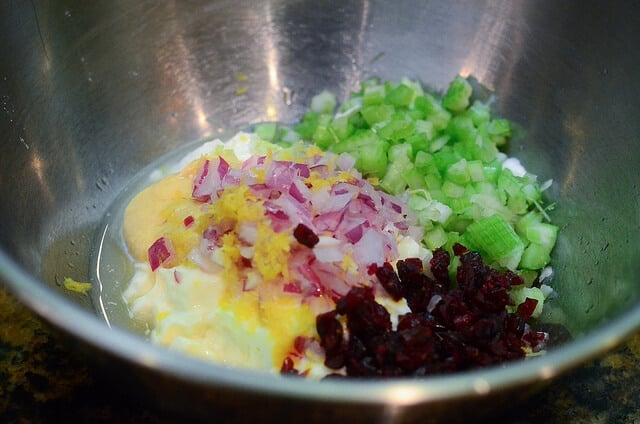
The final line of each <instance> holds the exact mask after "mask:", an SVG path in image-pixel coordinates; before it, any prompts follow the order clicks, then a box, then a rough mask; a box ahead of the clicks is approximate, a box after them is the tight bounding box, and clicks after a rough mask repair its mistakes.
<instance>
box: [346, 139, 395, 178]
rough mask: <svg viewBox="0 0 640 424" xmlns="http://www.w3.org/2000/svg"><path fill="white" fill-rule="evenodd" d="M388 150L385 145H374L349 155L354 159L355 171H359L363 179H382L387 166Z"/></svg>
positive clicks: (368, 145) (361, 148) (363, 147)
mask: <svg viewBox="0 0 640 424" xmlns="http://www.w3.org/2000/svg"><path fill="white" fill-rule="evenodd" d="M388 148H389V145H388V144H386V143H375V144H367V145H364V146H362V147H360V148H359V149H358V151H357V153H355V152H352V153H351V155H352V156H355V159H356V163H355V167H356V169H358V170H360V172H362V174H363V175H364V176H365V177H377V178H382V177H384V176H385V175H386V174H387V169H388V166H389V162H388V159H387V149H388Z"/></svg>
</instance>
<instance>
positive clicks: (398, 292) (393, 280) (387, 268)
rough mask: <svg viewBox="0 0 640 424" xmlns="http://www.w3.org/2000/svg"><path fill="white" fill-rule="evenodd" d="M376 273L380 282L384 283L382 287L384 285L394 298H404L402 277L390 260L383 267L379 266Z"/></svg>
mask: <svg viewBox="0 0 640 424" xmlns="http://www.w3.org/2000/svg"><path fill="white" fill-rule="evenodd" d="M375 274H376V277H378V280H379V281H380V284H382V287H384V289H385V290H386V291H387V293H389V296H391V298H392V299H393V300H395V301H398V300H400V299H402V288H401V287H400V279H399V278H398V274H396V272H395V270H394V269H393V267H392V266H391V264H390V263H389V262H385V263H384V264H383V265H382V267H377V268H376V270H375Z"/></svg>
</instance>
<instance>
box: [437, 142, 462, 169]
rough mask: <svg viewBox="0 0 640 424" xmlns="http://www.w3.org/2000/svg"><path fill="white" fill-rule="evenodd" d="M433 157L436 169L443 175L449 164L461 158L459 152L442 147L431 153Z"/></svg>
mask: <svg viewBox="0 0 640 424" xmlns="http://www.w3.org/2000/svg"><path fill="white" fill-rule="evenodd" d="M433 158H434V159H435V162H436V166H437V167H438V171H440V173H441V174H443V175H444V174H445V173H446V172H447V169H449V167H450V166H451V165H453V164H454V163H456V162H458V161H459V160H460V159H462V156H460V154H459V153H458V152H456V151H454V150H453V149H450V148H449V149H445V148H443V149H441V150H439V151H437V152H435V153H434V154H433Z"/></svg>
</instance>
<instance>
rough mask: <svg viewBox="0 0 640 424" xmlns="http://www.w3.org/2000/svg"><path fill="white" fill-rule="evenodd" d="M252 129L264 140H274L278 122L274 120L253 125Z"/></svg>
mask: <svg viewBox="0 0 640 424" xmlns="http://www.w3.org/2000/svg"><path fill="white" fill-rule="evenodd" d="M254 131H255V132H256V134H258V137H260V138H261V139H263V140H264V141H274V140H275V138H276V134H277V133H278V124H276V123H275V122H265V123H263V124H258V125H256V126H255V129H254Z"/></svg>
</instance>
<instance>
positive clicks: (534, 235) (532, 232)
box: [525, 222, 558, 248]
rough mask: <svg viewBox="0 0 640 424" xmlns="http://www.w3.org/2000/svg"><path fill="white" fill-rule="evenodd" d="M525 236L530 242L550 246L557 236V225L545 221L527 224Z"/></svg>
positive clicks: (554, 242)
mask: <svg viewBox="0 0 640 424" xmlns="http://www.w3.org/2000/svg"><path fill="white" fill-rule="evenodd" d="M525 237H526V238H527V240H529V241H530V242H531V243H538V244H541V245H543V246H547V247H551V248H552V247H553V246H554V245H555V244H556V240H557V238H558V227H557V226H556V225H553V224H548V223H546V222H535V223H532V224H530V225H528V226H527V228H526V230H525Z"/></svg>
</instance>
